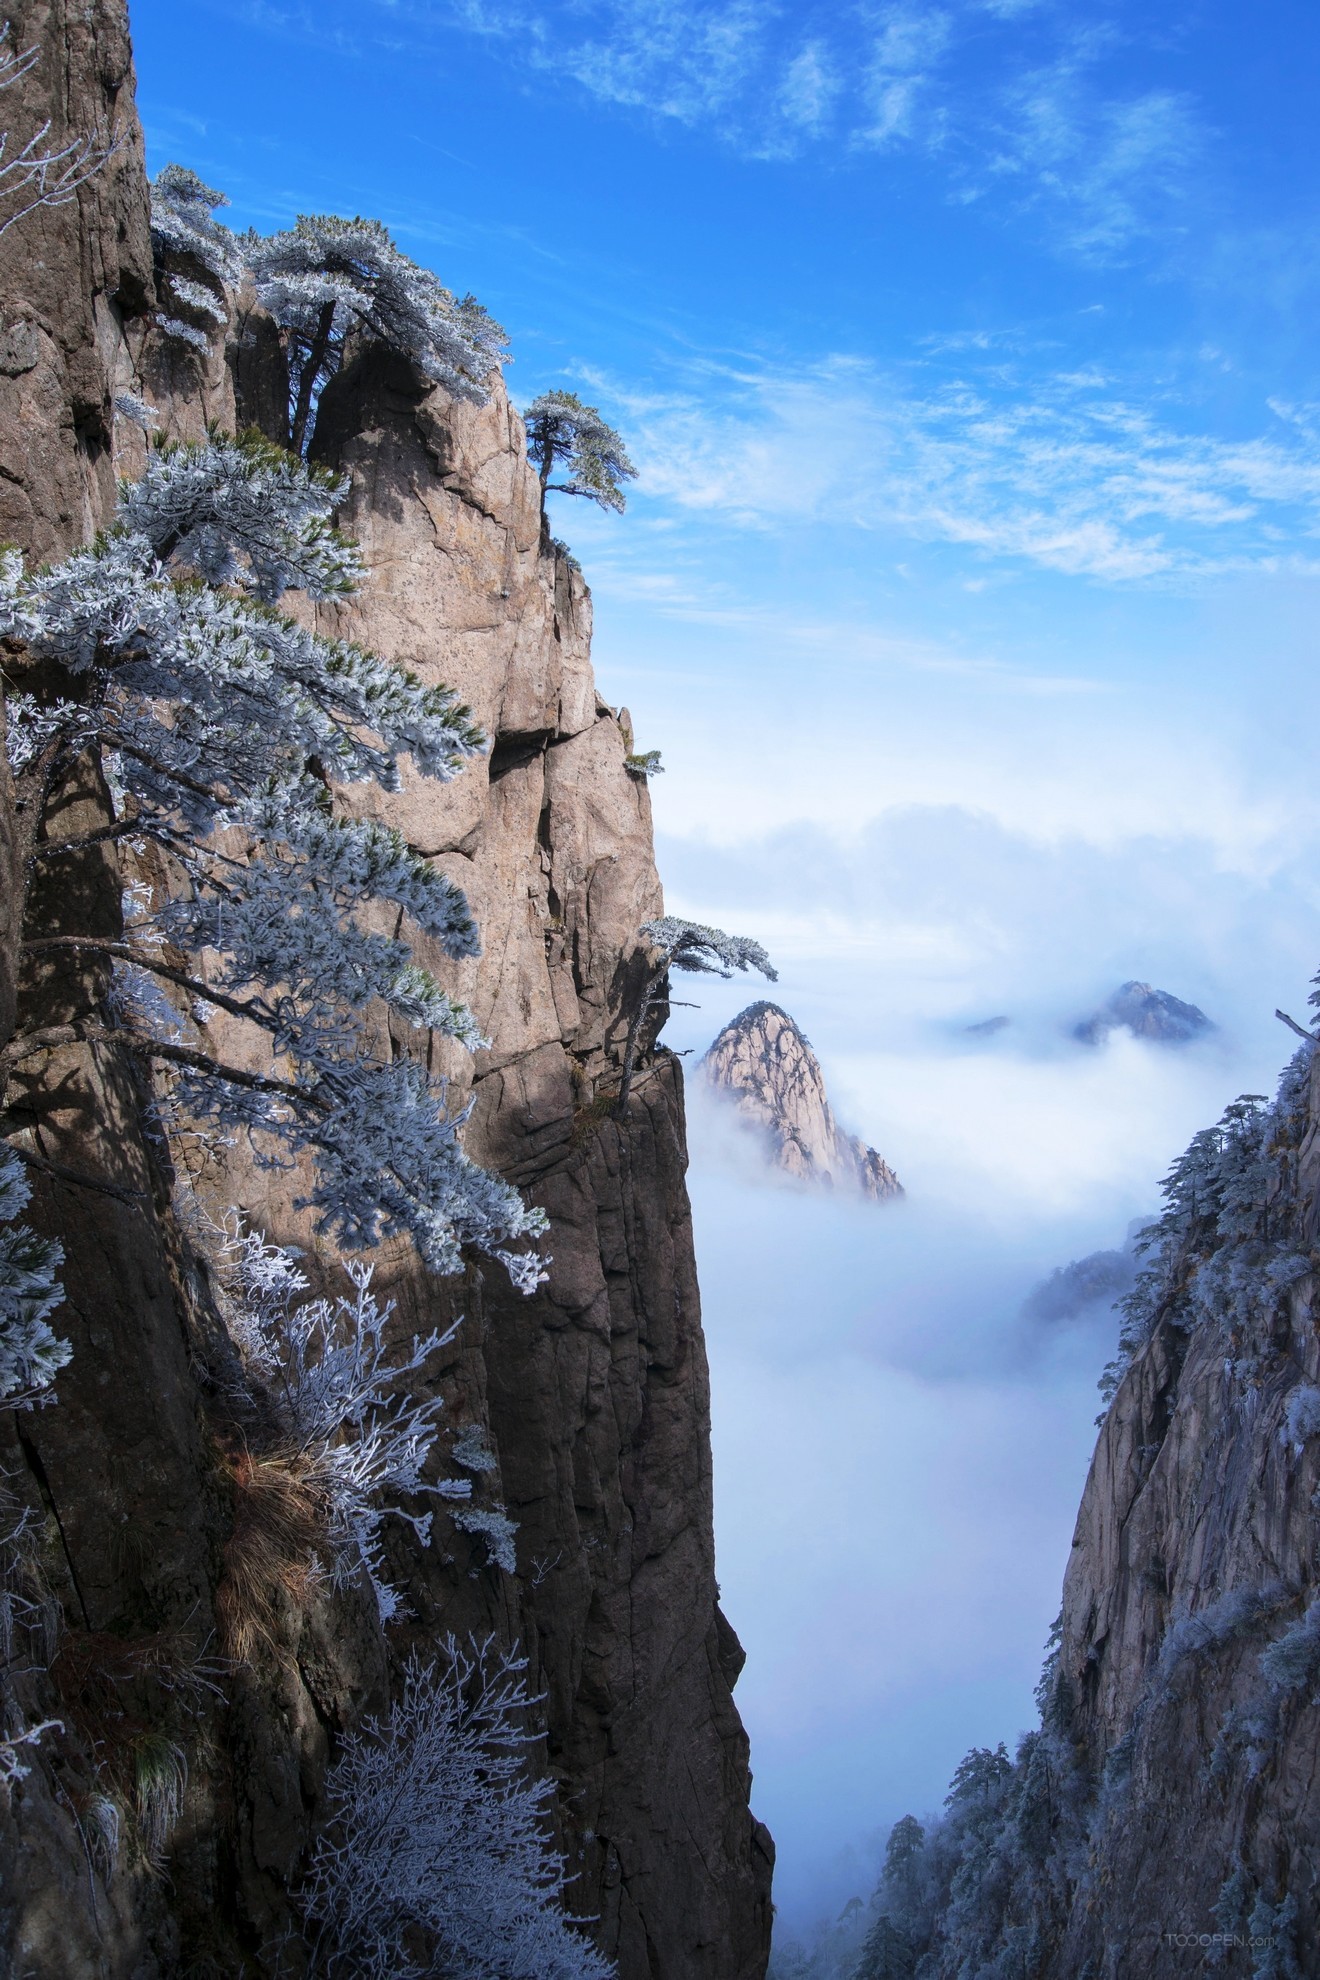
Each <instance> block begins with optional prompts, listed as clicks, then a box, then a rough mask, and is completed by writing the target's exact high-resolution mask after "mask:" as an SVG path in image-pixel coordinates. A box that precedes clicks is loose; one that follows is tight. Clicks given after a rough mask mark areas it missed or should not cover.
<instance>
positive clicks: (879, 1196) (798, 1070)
mask: <svg viewBox="0 0 1320 1980" xmlns="http://www.w3.org/2000/svg"><path fill="white" fill-rule="evenodd" d="M701 1070H702V1071H703V1072H704V1074H705V1076H706V1078H707V1080H708V1081H709V1082H710V1084H711V1086H713V1087H714V1088H715V1090H716V1091H717V1092H720V1093H724V1094H728V1095H729V1096H730V1097H731V1098H732V1099H733V1100H734V1101H735V1103H736V1104H737V1108H738V1111H739V1113H740V1114H741V1115H742V1117H743V1119H744V1120H745V1121H747V1122H748V1123H749V1124H750V1125H751V1126H752V1127H754V1128H756V1129H757V1130H758V1131H759V1132H760V1133H761V1135H762V1136H763V1137H764V1139H765V1142H766V1144H767V1146H768V1148H769V1150H770V1152H771V1156H772V1159H773V1160H774V1161H775V1162H776V1163H777V1165H778V1166H779V1167H780V1168H781V1169H783V1170H784V1171H785V1172H786V1174H788V1175H790V1176H794V1177H796V1179H797V1180H798V1181H799V1182H805V1183H813V1184H817V1185H823V1186H824V1187H825V1188H827V1189H840V1190H844V1191H848V1192H852V1193H855V1194H857V1195H859V1196H863V1197H868V1198H869V1199H871V1201H873V1202H877V1203H880V1202H884V1201H885V1199H886V1198H888V1197H892V1196H901V1195H902V1194H903V1186H902V1184H901V1183H900V1182H899V1180H898V1177H897V1176H896V1175H895V1174H894V1172H893V1170H892V1169H891V1168H890V1166H889V1164H888V1162H886V1161H885V1160H884V1158H883V1156H881V1155H878V1154H877V1153H876V1151H875V1149H874V1148H868V1147H867V1145H866V1143H865V1142H864V1141H862V1140H860V1139H859V1138H858V1136H857V1135H855V1134H849V1133H848V1132H847V1131H846V1129H844V1128H841V1127H840V1126H839V1124H838V1122H837V1121H836V1120H835V1118H834V1110H833V1108H832V1107H831V1106H830V1103H829V1099H828V1096H827V1095H826V1092H825V1076H824V1074H823V1073H822V1072H821V1069H820V1061H819V1060H818V1059H817V1057H816V1054H815V1053H814V1052H813V1051H812V1049H811V1046H810V1044H809V1043H808V1041H807V1039H806V1038H805V1036H804V1035H803V1033H802V1032H801V1031H800V1030H799V1029H798V1027H797V1025H796V1024H795V1023H794V1022H793V1020H792V1018H791V1017H790V1016H789V1015H788V1012H787V1011H781V1010H780V1008H779V1006H778V1004H770V1003H765V1002H761V1003H756V1004H749V1005H748V1006H747V1009H746V1010H745V1011H739V1013H738V1015H737V1017H735V1018H730V1020H729V1022H728V1024H726V1025H725V1027H724V1029H723V1030H722V1031H721V1032H720V1034H719V1036H718V1037H717V1038H716V1040H715V1042H714V1044H713V1045H712V1046H711V1047H710V1049H709V1051H708V1052H707V1053H706V1055H705V1057H704V1058H703V1059H702V1061H701Z"/></svg>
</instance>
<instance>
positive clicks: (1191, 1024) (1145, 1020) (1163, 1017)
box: [1073, 982, 1215, 1045]
mask: <svg viewBox="0 0 1320 1980" xmlns="http://www.w3.org/2000/svg"><path fill="white" fill-rule="evenodd" d="M1214 1028H1215V1027H1214V1025H1213V1023H1212V1022H1211V1020H1210V1019H1209V1018H1208V1017H1207V1016H1206V1014H1205V1012H1204V1011H1202V1010H1198V1009H1197V1007H1196V1005H1195V1004H1184V1003H1183V1002H1182V1001H1181V999H1179V998H1177V997H1171V996H1170V995H1169V993H1168V991H1167V990H1156V989H1154V988H1153V987H1152V985H1151V984H1149V983H1135V982H1133V983H1125V984H1123V985H1122V987H1121V988H1120V989H1118V990H1116V991H1115V992H1114V994H1113V996H1112V997H1111V998H1110V999H1109V1001H1108V1003H1106V1004H1102V1005H1101V1007H1100V1009H1099V1010H1098V1011H1096V1012H1095V1013H1094V1014H1093V1015H1092V1016H1091V1017H1089V1018H1086V1019H1084V1020H1083V1021H1082V1023H1081V1024H1079V1025H1077V1026H1076V1027H1075V1029H1074V1032H1073V1036H1074V1037H1076V1038H1080V1039H1081V1040H1082V1042H1083V1044H1085V1045H1099V1044H1101V1043H1102V1042H1103V1040H1104V1039H1106V1038H1107V1037H1108V1036H1109V1033H1110V1032H1111V1031H1117V1030H1120V1029H1122V1030H1127V1031H1130V1032H1131V1033H1132V1035H1133V1037H1134V1038H1152V1039H1154V1040H1155V1041H1156V1042H1157V1043H1158V1044H1161V1045H1185V1044H1187V1042H1188V1040H1189V1039H1192V1038H1197V1037H1199V1036H1200V1035H1201V1033H1202V1032H1206V1031H1213V1030H1214Z"/></svg>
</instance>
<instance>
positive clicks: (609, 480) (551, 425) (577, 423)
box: [523, 392, 637, 515]
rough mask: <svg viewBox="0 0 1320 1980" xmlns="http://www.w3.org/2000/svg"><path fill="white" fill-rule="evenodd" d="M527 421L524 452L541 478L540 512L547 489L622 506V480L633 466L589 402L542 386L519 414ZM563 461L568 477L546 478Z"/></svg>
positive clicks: (631, 474)
mask: <svg viewBox="0 0 1320 1980" xmlns="http://www.w3.org/2000/svg"><path fill="white" fill-rule="evenodd" d="M523 419H524V420H525V421H526V425H527V458H528V460H529V461H530V462H531V463H532V466H533V467H534V468H535V469H536V470H537V472H538V474H539V475H540V478H541V514H542V515H544V514H545V498H546V496H547V494H548V493H550V491H551V490H553V491H554V492H555V493H556V494H559V495H584V496H585V497H586V498H587V500H588V501H589V502H597V503H599V505H600V507H601V508H602V509H615V510H617V511H618V512H619V513H620V514H622V512H623V508H624V494H623V483H624V482H625V481H632V480H633V479H634V477H635V476H636V473H637V470H636V468H635V467H634V466H633V464H632V462H631V461H630V460H629V459H628V455H627V451H626V449H625V447H624V444H623V441H622V439H621V437H620V436H619V434H618V433H616V432H615V430H614V428H613V427H612V426H611V425H609V423H608V422H607V421H606V420H604V419H602V417H601V415H600V414H599V413H598V412H597V410H596V408H595V407H594V406H584V405H583V403H582V401H581V399H579V398H578V396H577V394H576V393H575V392H542V394H541V396H540V398H539V399H533V401H532V403H531V405H530V406H528V408H527V411H526V412H525V413H524V414H523ZM561 463H562V464H563V465H565V466H566V467H567V469H568V479H567V481H551V479H550V476H551V475H552V474H553V473H554V471H555V469H556V468H557V467H559V466H560V464H561Z"/></svg>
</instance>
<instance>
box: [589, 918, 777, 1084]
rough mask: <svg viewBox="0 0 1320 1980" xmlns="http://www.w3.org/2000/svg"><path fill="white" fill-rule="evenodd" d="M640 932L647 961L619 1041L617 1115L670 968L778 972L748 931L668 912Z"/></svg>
mask: <svg viewBox="0 0 1320 1980" xmlns="http://www.w3.org/2000/svg"><path fill="white" fill-rule="evenodd" d="M641 932H642V934H643V935H644V936H645V937H646V938H647V940H648V942H649V943H650V945H651V952H652V960H651V964H650V967H649V969H648V971H647V974H646V977H645V979H644V980H643V983H642V993H641V996H640V997H639V998H638V1000H637V1007H636V1009H635V1010H634V1012H633V1015H632V1020H631V1022H630V1024H629V1026H628V1037H627V1041H626V1043H625V1045H624V1050H623V1076H622V1078H621V1080H620V1082H619V1099H618V1104H617V1106H616V1108H615V1113H616V1116H617V1117H618V1119H620V1120H622V1119H623V1118H624V1116H625V1114H626V1113H627V1110H628V1095H629V1093H630V1092H631V1090H632V1081H633V1071H634V1069H635V1067H636V1063H637V1053H638V1049H639V1047H640V1045H641V1041H642V1037H643V1034H644V1032H645V1029H646V1021H647V1019H648V1018H649V1017H650V1015H651V1012H652V1011H653V1010H654V1009H655V1007H656V1005H657V1004H658V1003H659V1001H660V995H661V991H662V989H663V987H664V985H665V983H666V981H667V979H668V976H669V972H670V970H671V969H681V970H686V971H688V972H689V973H690V974H692V975H694V976H732V975H733V973H734V971H735V970H749V969H755V970H758V971H759V972H760V974H761V975H762V976H764V977H765V978H766V979H767V980H768V981H769V982H771V983H777V982H778V981H779V971H778V970H777V969H775V968H774V967H773V966H772V964H771V961H770V958H769V956H768V955H767V954H766V952H765V950H764V949H763V948H762V947H761V944H760V943H759V942H754V941H753V940H752V938H751V936H750V935H726V934H725V932H724V930H723V929H722V928H708V927H706V926H705V924H704V923H702V922H700V921H684V920H683V919H682V918H681V917H680V916H678V915H672V914H667V915H664V916H662V917H661V919H660V920H659V921H644V922H643V923H642V928H641Z"/></svg>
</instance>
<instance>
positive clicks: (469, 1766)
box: [303, 1636, 614, 1980]
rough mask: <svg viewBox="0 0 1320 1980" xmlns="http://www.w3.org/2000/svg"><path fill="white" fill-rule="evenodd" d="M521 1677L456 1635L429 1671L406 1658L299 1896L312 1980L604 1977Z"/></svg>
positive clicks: (331, 1811) (520, 1667)
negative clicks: (535, 1752) (558, 1843)
mask: <svg viewBox="0 0 1320 1980" xmlns="http://www.w3.org/2000/svg"><path fill="white" fill-rule="evenodd" d="M525 1669H526V1660H525V1659H520V1658H518V1657H517V1656H516V1655H511V1654H507V1653H506V1654H503V1655H502V1654H500V1653H499V1652H498V1651H496V1650H495V1649H494V1647H493V1646H492V1645H491V1644H490V1643H489V1642H487V1643H484V1644H477V1643H474V1644H472V1645H470V1646H467V1647H464V1646H462V1645H460V1644H459V1643H458V1642H457V1641H456V1640H455V1639H454V1638H453V1637H452V1636H451V1637H448V1638H447V1639H446V1640H445V1641H444V1642H443V1643H442V1644H441V1645H440V1646H439V1655H438V1658H437V1661H436V1662H435V1664H434V1665H429V1666H428V1665H426V1664H423V1663H422V1662H421V1660H420V1659H419V1658H418V1657H416V1656H414V1657H413V1658H412V1659H411V1660H410V1662H409V1664H408V1666H407V1669H406V1672H405V1679H404V1688H403V1695H402V1697H401V1698H400V1700H399V1702H398V1703H397V1704H396V1705H395V1706H394V1707H393V1708H392V1710H391V1711H390V1713H389V1715H388V1717H387V1718H385V1719H383V1720H368V1721H367V1723H366V1724H365V1725H364V1726H363V1727H362V1728H361V1729H360V1730H359V1731H358V1732H356V1733H354V1734H352V1735H350V1737H349V1738H348V1739H347V1740H345V1742H344V1745H343V1748H342V1751H341V1753H340V1757H339V1759H338V1760H337V1761H336V1763H335V1765H334V1767H333V1768H332V1769H331V1771H330V1776H329V1779H328V1781H327V1783H326V1801H327V1818H326V1822H325V1826H324V1829H323V1831H322V1835H321V1839H320V1841H319V1843H318V1844H317V1847H316V1849H315V1852H314V1854H313V1857H312V1862H311V1867H310V1870H309V1873H308V1876H307V1881H306V1885H305V1887H304V1899H303V1901H304V1909H305V1913H306V1916H307V1919H308V1921H309V1924H310V1928H311V1929H310V1932H309V1937H310V1939H311V1958H310V1962H309V1966H308V1972H309V1973H310V1974H312V1975H316V1976H323V1975H324V1976H340V1975H343V1976H345V1980H348V1976H352V1980H412V1977H413V1976H415V1977H416V1980H421V1977H422V1976H423V1975H427V1974H436V1975H438V1974H443V1975H445V1977H446V1980H493V1977H494V1976H495V1975H498V1976H499V1980H610V1976H611V1975H612V1974H613V1973H614V1968H613V1966H612V1965H611V1963H610V1962H609V1961H608V1960H606V1959H605V1958H603V1957H602V1955H601V1954H600V1953H599V1952H598V1951H597V1950H596V1948H595V1947H594V1946H593V1945H592V1944H591V1942H590V1941H589V1940H588V1939H587V1938H585V1937H584V1936H583V1935H582V1933H581V1932H579V1931H577V1930H576V1929H575V1928H574V1926H573V1925H572V1924H571V1923H570V1922H569V1920H568V1919H567V1918H566V1917H565V1914H564V1910H563V1895H564V1888H565V1881H566V1880H565V1876H564V1865H563V1862H562V1860H561V1858H560V1857H559V1856H558V1855H557V1854H556V1852H555V1850H554V1848H553V1846H552V1844H551V1842H550V1839H549V1837H548V1835H547V1833H546V1803H547V1802H548V1800H549V1798H550V1795H551V1793H552V1792H553V1784H552V1782H550V1781H549V1780H536V1779H534V1778H532V1777H530V1776H529V1774H528V1769H527V1760H526V1753H527V1748H528V1747H529V1746H530V1745H531V1744H532V1743H533V1741H534V1740H535V1738H536V1736H537V1735H536V1733H535V1732H534V1731H532V1730H529V1729H528V1724H527V1720H528V1716H529V1708H530V1707H531V1706H532V1705H533V1704H534V1703H535V1702H536V1701H535V1700H534V1699H532V1698H531V1697H530V1696H529V1694H528V1691H527V1687H526V1684H525V1682H524V1679H523V1675H522V1674H523V1672H524V1670H525Z"/></svg>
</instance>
